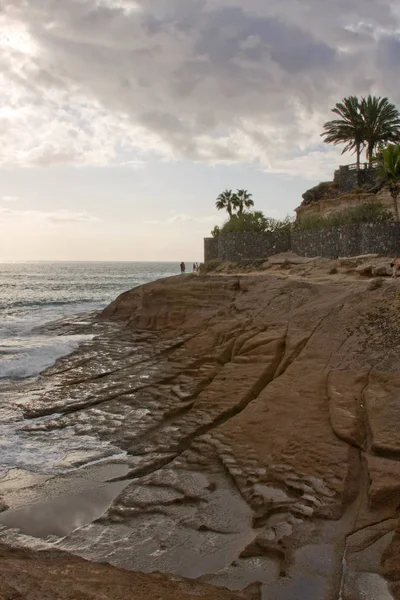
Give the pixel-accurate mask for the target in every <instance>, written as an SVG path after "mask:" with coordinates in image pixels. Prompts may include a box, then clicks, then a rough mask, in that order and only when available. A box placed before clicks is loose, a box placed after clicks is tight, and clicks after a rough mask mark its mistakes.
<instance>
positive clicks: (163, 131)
mask: <svg viewBox="0 0 400 600" xmlns="http://www.w3.org/2000/svg"><path fill="white" fill-rule="evenodd" d="M0 44H1V54H0V67H1V68H0V95H1V102H0V135H1V142H2V143H1V145H0V225H1V236H0V260H24V259H30V260H181V259H185V260H193V259H194V260H200V259H201V257H202V238H203V236H204V235H207V233H208V232H209V231H210V229H211V228H212V226H213V225H214V224H215V223H217V222H219V221H221V218H222V215H218V214H217V213H216V211H215V208H214V203H215V198H216V196H217V195H218V194H219V192H221V191H222V190H224V189H225V188H234V189H236V188H238V187H240V188H247V189H248V190H249V191H250V192H252V193H253V196H254V200H255V202H256V206H257V207H258V208H259V209H261V210H263V211H264V212H265V213H266V214H268V215H270V216H274V217H283V216H285V215H286V214H287V213H290V212H292V211H293V209H294V208H295V207H296V206H297V205H298V204H299V203H300V202H301V194H302V193H303V191H304V190H305V189H306V188H307V187H310V186H311V185H314V184H315V183H317V182H318V181H320V180H323V179H327V178H330V177H331V176H332V172H333V170H334V168H335V166H336V165H337V164H338V163H339V162H342V163H343V162H353V158H352V157H351V156H345V157H340V151H339V150H336V149H333V148H330V147H328V146H325V145H324V144H322V143H321V138H320V135H319V134H320V132H321V125H322V124H323V123H324V121H325V120H327V119H328V118H329V117H330V109H331V108H332V106H333V105H334V104H335V102H337V101H338V100H340V99H341V98H342V97H343V96H344V95H350V94H357V95H364V94H367V93H369V92H371V93H375V94H378V95H387V96H388V97H389V98H390V100H391V101H393V102H395V103H397V104H400V86H399V84H398V82H399V75H400V66H399V65H400V3H399V2H398V1H397V0H393V1H392V0H0Z"/></svg>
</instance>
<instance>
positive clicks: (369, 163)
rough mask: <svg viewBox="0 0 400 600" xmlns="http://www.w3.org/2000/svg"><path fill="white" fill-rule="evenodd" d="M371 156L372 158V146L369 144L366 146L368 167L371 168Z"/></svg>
mask: <svg viewBox="0 0 400 600" xmlns="http://www.w3.org/2000/svg"><path fill="white" fill-rule="evenodd" d="M373 156H374V144H373V143H371V144H370V145H369V146H368V166H369V167H372V158H373Z"/></svg>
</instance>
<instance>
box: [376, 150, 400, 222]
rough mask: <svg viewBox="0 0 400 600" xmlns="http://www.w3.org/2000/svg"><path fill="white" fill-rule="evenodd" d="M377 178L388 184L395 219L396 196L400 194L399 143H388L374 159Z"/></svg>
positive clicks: (396, 208)
mask: <svg viewBox="0 0 400 600" xmlns="http://www.w3.org/2000/svg"><path fill="white" fill-rule="evenodd" d="M376 163H377V166H378V178H379V179H380V180H381V181H383V182H385V183H387V184H388V185H389V190H390V195H391V196H392V199H393V207H394V214H395V215H396V221H398V220H399V207H398V205H397V197H398V195H399V194H400V144H389V145H388V146H387V147H386V148H384V149H382V150H381V152H380V153H379V156H378V157H377V159H376Z"/></svg>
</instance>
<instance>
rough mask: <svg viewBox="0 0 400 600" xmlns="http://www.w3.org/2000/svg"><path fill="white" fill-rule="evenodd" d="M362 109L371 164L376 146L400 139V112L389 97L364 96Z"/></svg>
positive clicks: (370, 163)
mask: <svg viewBox="0 0 400 600" xmlns="http://www.w3.org/2000/svg"><path fill="white" fill-rule="evenodd" d="M360 110H361V114H362V118H363V122H364V138H365V142H366V144H367V158H368V163H369V165H370V166H371V165H372V161H373V156H374V151H375V150H376V148H379V147H381V146H383V145H384V144H387V143H388V142H398V141H399V140H400V114H399V111H398V110H397V108H396V107H395V106H394V104H391V103H390V102H389V100H388V99H387V98H381V97H380V96H378V97H376V96H371V95H369V96H368V98H362V100H361V105H360Z"/></svg>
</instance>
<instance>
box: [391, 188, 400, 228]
mask: <svg viewBox="0 0 400 600" xmlns="http://www.w3.org/2000/svg"><path fill="white" fill-rule="evenodd" d="M399 191H400V190H399V187H398V185H397V183H394V184H393V187H392V188H391V189H390V194H391V196H392V199H393V208H394V214H395V217H396V221H399V220H400V219H399V207H398V204H397V197H398V195H399Z"/></svg>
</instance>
